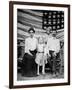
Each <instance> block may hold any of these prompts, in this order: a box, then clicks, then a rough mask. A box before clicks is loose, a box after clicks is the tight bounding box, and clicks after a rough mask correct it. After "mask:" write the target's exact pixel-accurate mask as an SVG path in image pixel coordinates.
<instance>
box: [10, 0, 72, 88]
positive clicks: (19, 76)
mask: <svg viewBox="0 0 72 90" xmlns="http://www.w3.org/2000/svg"><path fill="white" fill-rule="evenodd" d="M60 85H70V5H68V4H50V3H34V2H17V1H10V2H9V88H29V87H44V86H60Z"/></svg>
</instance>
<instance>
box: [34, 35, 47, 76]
mask: <svg viewBox="0 0 72 90" xmlns="http://www.w3.org/2000/svg"><path fill="white" fill-rule="evenodd" d="M35 61H36V63H37V75H39V74H40V73H39V67H40V66H42V74H45V64H46V63H47V55H46V54H45V43H44V40H43V37H39V41H38V45H37V55H36V59H35Z"/></svg>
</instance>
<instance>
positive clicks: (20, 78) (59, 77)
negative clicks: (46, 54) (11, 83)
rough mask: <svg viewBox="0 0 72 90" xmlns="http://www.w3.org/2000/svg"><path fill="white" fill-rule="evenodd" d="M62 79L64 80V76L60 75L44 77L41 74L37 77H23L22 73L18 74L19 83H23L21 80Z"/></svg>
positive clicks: (47, 74)
mask: <svg viewBox="0 0 72 90" xmlns="http://www.w3.org/2000/svg"><path fill="white" fill-rule="evenodd" d="M54 78H55V79H61V78H64V74H63V73H62V74H58V75H56V76H53V74H51V73H48V72H47V73H46V74H45V75H42V74H40V75H39V76H35V77H25V76H22V75H21V74H20V73H18V76H17V80H18V81H21V80H44V79H46V80H47V79H54Z"/></svg>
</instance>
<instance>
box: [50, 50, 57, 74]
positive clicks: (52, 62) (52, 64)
mask: <svg viewBox="0 0 72 90" xmlns="http://www.w3.org/2000/svg"><path fill="white" fill-rule="evenodd" d="M49 54H50V55H51V57H49V59H48V62H49V64H50V67H51V71H52V72H53V73H56V56H55V55H54V51H52V50H49Z"/></svg>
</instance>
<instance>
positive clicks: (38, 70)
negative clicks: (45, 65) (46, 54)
mask: <svg viewBox="0 0 72 90" xmlns="http://www.w3.org/2000/svg"><path fill="white" fill-rule="evenodd" d="M37 75H39V65H37Z"/></svg>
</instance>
